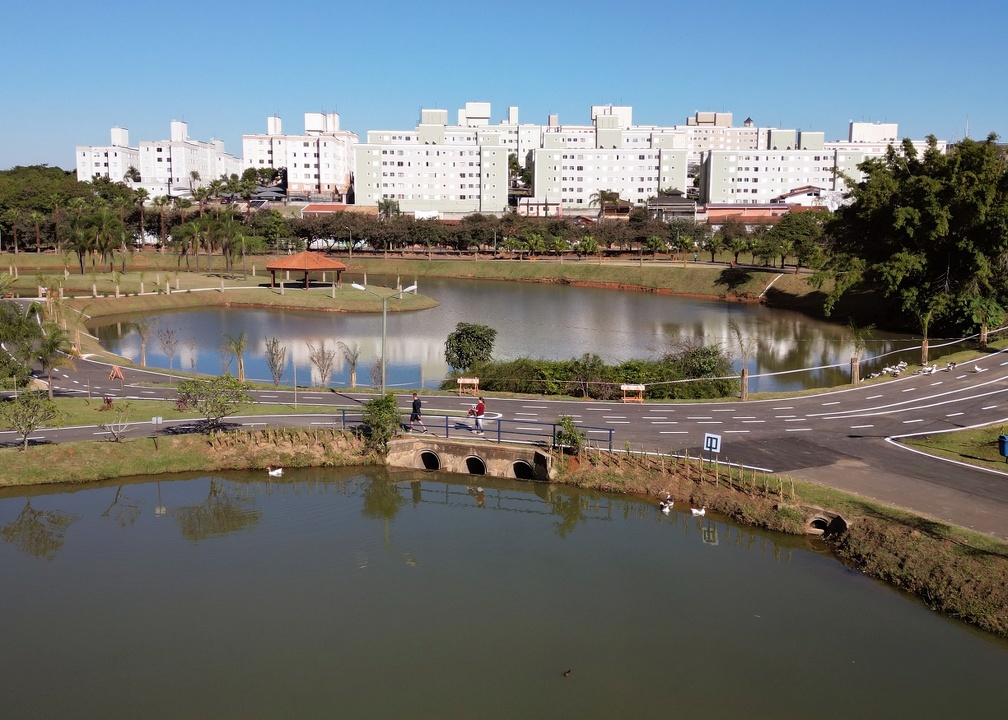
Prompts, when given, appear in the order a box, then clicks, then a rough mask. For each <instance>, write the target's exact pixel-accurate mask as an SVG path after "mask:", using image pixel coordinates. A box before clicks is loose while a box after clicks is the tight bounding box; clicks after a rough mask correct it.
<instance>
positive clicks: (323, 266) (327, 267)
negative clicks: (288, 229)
mask: <svg viewBox="0 0 1008 720" xmlns="http://www.w3.org/2000/svg"><path fill="white" fill-rule="evenodd" d="M266 269H267V270H269V272H270V287H274V286H275V285H276V274H277V271H278V270H281V271H292V272H301V273H304V288H305V290H307V289H308V273H313V272H335V273H336V283H337V284H339V282H340V274H341V273H342V272H343V271H344V270H346V265H344V264H343V263H341V262H340V261H339V260H332V259H330V258H327V257H326V256H325V255H323V254H322V253H317V252H310V251H305V252H302V253H298V254H297V255H288V256H287V257H282V258H280V259H279V260H274V261H273V262H271V263H268V264H267V265H266Z"/></svg>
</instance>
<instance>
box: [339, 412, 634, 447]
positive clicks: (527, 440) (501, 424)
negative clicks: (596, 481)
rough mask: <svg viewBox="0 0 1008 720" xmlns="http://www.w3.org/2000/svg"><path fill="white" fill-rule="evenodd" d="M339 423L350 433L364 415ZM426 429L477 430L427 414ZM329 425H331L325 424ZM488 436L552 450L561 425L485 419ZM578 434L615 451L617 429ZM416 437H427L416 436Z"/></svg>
mask: <svg viewBox="0 0 1008 720" xmlns="http://www.w3.org/2000/svg"><path fill="white" fill-rule="evenodd" d="M325 414H327V415H329V414H331V415H335V416H336V418H337V419H336V420H335V421H334V422H333V423H332V424H334V425H338V426H339V427H340V428H341V429H343V430H346V429H348V428H350V427H353V426H355V425H359V424H360V423H361V421H362V418H363V414H362V413H361V412H360V411H359V410H355V409H347V408H335V409H334V411H333V412H332V413H325ZM401 418H405V420H403V419H400V422H399V424H400V427H401V428H402V429H403V430H405V431H406V432H409V430H408V428H409V414H408V413H407V414H404V415H402V416H401ZM423 420H424V426H425V427H426V428H427V432H428V433H429V434H433V435H435V436H437V437H444V438H453V437H454V438H472V437H474V429H473V424H472V421H471V420H469V419H468V417H466V416H464V415H447V414H444V415H442V414H434V413H424V416H423ZM324 424H329V423H324ZM483 426H484V434H483V435H475V437H478V438H480V439H482V440H486V441H488V442H497V443H502V442H516V443H523V444H530V445H531V444H542V443H547V444H548V445H549V446H550V447H553V446H555V445H556V444H557V441H556V438H557V433H558V432H559V430H560V424H559V423H555V422H542V421H540V420H511V419H508V418H484V419H483ZM577 427H578V430H580V431H581V432H583V433H585V436H586V438H587V440H588V441H589V442H593V443H594V444H595V445H596V446H598V447H605V448H607V449H608V450H609V451H610V452H611V451H612V449H613V441H614V440H615V434H616V431H615V430H614V429H613V428H607V427H596V426H591V425H578V426H577ZM412 434H414V435H420V434H423V433H421V432H413V433H412Z"/></svg>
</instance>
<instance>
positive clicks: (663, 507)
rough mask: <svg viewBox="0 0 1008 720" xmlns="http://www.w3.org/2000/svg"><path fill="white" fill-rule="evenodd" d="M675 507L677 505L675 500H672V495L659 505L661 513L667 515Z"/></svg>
mask: <svg viewBox="0 0 1008 720" xmlns="http://www.w3.org/2000/svg"><path fill="white" fill-rule="evenodd" d="M673 505H675V500H673V499H672V496H671V495H668V496H667V497H666V498H665V499H664V500H662V501H661V502H659V503H658V507H660V508H661V511H662V512H663V513H665V514H666V515H668V514H669V511H670V510H671V509H672V506H673Z"/></svg>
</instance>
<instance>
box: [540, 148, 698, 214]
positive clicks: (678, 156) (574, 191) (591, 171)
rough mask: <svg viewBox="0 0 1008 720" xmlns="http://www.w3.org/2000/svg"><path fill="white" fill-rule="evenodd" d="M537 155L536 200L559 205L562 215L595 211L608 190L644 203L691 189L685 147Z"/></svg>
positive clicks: (549, 151)
mask: <svg viewBox="0 0 1008 720" xmlns="http://www.w3.org/2000/svg"><path fill="white" fill-rule="evenodd" d="M532 155H533V163H534V172H533V183H532V187H533V198H534V201H535V202H538V203H559V205H560V209H561V210H560V213H561V214H567V213H570V212H584V211H589V212H592V211H593V210H592V200H593V199H597V197H598V195H599V194H600V193H601V192H602V191H611V192H616V193H618V194H619V196H620V197H621V198H622V199H623V200H629V201H630V202H632V203H633V204H635V205H643V204H644V203H645V202H646V201H647V199H648V198H650V197H654V196H656V195H658V191H659V190H666V189H676V190H679V191H681V192H685V188H686V170H687V156H686V151H685V150H684V149H672V148H654V147H647V148H640V149H636V150H630V149H624V148H617V149H612V148H594V147H587V148H561V149H553V148H544V149H541V150H535V151H533V153H532ZM594 211H595V212H597V211H598V205H597V204H596V205H595V209H594Z"/></svg>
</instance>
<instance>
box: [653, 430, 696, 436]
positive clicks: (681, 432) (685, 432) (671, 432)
mask: <svg viewBox="0 0 1008 720" xmlns="http://www.w3.org/2000/svg"><path fill="white" fill-rule="evenodd" d="M658 434H659V435H689V430H659V431H658Z"/></svg>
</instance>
